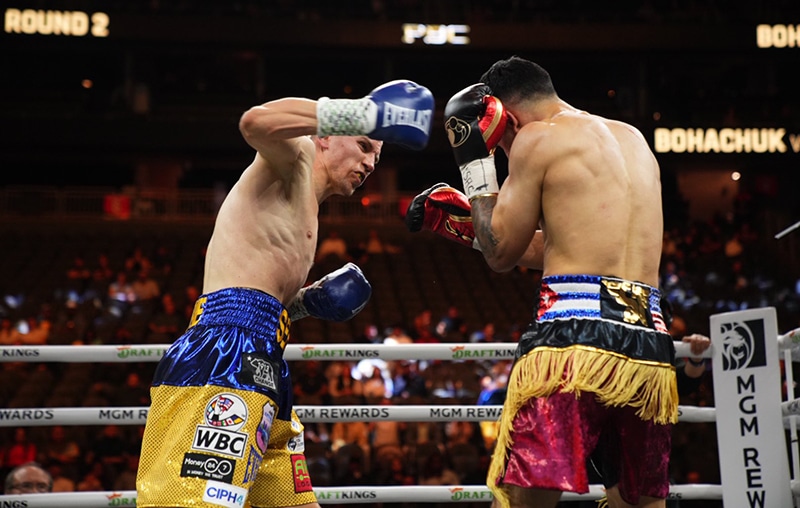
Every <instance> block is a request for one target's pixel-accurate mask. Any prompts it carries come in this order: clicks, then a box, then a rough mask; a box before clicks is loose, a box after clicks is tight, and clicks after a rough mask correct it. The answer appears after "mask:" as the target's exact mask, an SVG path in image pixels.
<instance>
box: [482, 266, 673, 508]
mask: <svg viewBox="0 0 800 508" xmlns="http://www.w3.org/2000/svg"><path fill="white" fill-rule="evenodd" d="M660 299H661V295H660V292H659V290H658V289H657V288H654V287H651V286H648V285H646V284H642V283H638V282H632V281H627V280H624V279H619V278H616V277H601V276H593V275H558V276H548V277H544V278H543V279H542V285H541V290H540V295H539V303H538V309H537V317H536V320H535V321H534V322H533V323H532V324H531V325H530V327H529V328H528V330H527V331H526V332H525V333H524V334H523V335H522V337H521V338H520V341H519V344H518V347H517V354H516V360H515V364H514V367H513V369H512V372H511V376H510V379H509V385H508V393H507V396H506V401H505V404H504V406H503V415H502V417H501V421H500V431H499V434H498V440H497V443H496V447H495V451H494V455H493V457H492V463H491V466H490V469H489V475H488V478H487V485H488V486H489V488H490V489H492V492H493V494H494V495H495V497H496V498H497V499H498V500H499V501H500V503H501V505H502V506H508V503H509V499H508V496H507V493H506V492H505V491H504V490H503V488H502V487H503V485H514V486H517V487H522V488H530V489H548V490H560V491H570V492H577V493H585V492H588V488H589V485H588V478H587V474H586V468H585V465H586V461H587V459H588V458H589V455H590V454H591V453H592V451H593V450H594V448H595V446H596V445H597V443H598V441H602V442H603V443H606V444H608V443H613V444H614V446H615V447H618V450H616V451H615V454H616V455H614V456H613V457H611V456H606V458H607V459H608V461H609V465H613V467H614V468H618V478H619V479H620V481H619V490H620V494H621V495H622V497H623V499H624V500H626V501H627V502H629V503H632V504H635V503H637V502H638V500H639V496H641V495H645V496H651V497H660V498H663V497H666V495H667V494H668V492H669V479H668V475H667V467H668V463H669V452H670V445H671V442H670V440H671V429H672V424H673V423H675V422H677V415H678V392H677V385H676V381H675V368H674V367H673V362H674V359H675V350H674V343H673V340H672V337H671V336H670V335H668V334H667V329H666V326H665V324H664V319H663V316H662V314H661V307H660ZM604 450H608V448H605V447H604ZM604 460H605V459H604ZM611 462H613V464H611Z"/></svg>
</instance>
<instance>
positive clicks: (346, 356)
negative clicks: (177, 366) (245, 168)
mask: <svg viewBox="0 0 800 508" xmlns="http://www.w3.org/2000/svg"><path fill="white" fill-rule="evenodd" d="M790 333H795V334H796V336H800V328H799V329H798V330H794V331H793V332H790ZM787 335H788V334H787ZM795 340H800V339H795ZM784 342H785V343H787V344H789V343H791V340H785V341H784ZM674 344H675V356H677V357H683V356H690V354H691V350H690V346H689V345H688V344H685V343H683V342H678V341H676V342H675V343H674ZM792 345H795V344H793V343H792ZM168 347H169V344H156V345H154V344H132V345H124V346H112V345H80V346H50V345H45V346H0V362H30V363H44V362H61V363H90V362H91V363H103V362H105V363H117V362H119V363H122V362H134V363H138V362H157V361H158V360H160V359H161V357H162V356H163V355H164V351H166V350H167V348H168ZM797 347H798V352H797V354H798V356H800V344H797ZM516 348H517V344H516V343H514V342H497V343H446V344H399V345H396V344H289V345H287V346H286V349H285V350H284V355H283V358H284V359H285V360H286V361H298V360H328V361H349V360H364V359H380V360H388V361H392V360H451V361H458V360H513V359H514V352H515V351H516ZM700 356H701V357H703V358H711V353H710V349H709V350H706V351H704V352H703V354H702V355H700Z"/></svg>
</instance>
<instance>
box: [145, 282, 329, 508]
mask: <svg viewBox="0 0 800 508" xmlns="http://www.w3.org/2000/svg"><path fill="white" fill-rule="evenodd" d="M289 325H290V320H289V314H288V312H287V311H286V309H285V308H284V307H283V305H282V304H281V303H280V302H279V301H278V300H277V299H275V298H274V297H272V296H270V295H268V294H266V293H264V292H262V291H258V290H254V289H247V288H228V289H223V290H220V291H216V292H213V293H209V294H206V295H202V296H201V297H200V298H199V299H198V300H197V303H196V304H195V308H194V313H193V315H192V320H191V323H190V324H189V328H188V329H187V330H186V332H185V333H184V334H183V335H182V336H181V337H180V338H179V339H178V340H176V341H175V343H174V344H172V346H170V348H169V349H168V350H167V351H166V352H165V354H164V357H163V358H162V359H161V361H160V362H159V364H158V367H157V368H156V372H155V376H154V379H153V383H152V387H151V389H150V395H151V405H150V412H149V414H148V416H147V423H146V425H145V431H144V437H143V440H142V451H141V459H140V463H139V471H138V474H137V478H136V490H137V506H140V507H164V506H180V507H199V506H203V507H218V506H223V507H227V508H243V507H245V506H253V507H259V508H268V507H277V506H294V505H300V504H307V503H313V502H316V496H315V495H314V492H313V490H312V486H311V480H310V478H309V475H308V468H307V466H306V459H305V455H304V454H303V451H304V448H305V445H304V441H303V426H302V424H301V423H300V421H299V419H298V418H297V415H296V414H295V412H294V410H293V409H292V383H291V377H290V375H289V369H288V366H287V364H286V362H285V361H284V360H283V349H284V348H285V346H286V343H287V342H288V341H289Z"/></svg>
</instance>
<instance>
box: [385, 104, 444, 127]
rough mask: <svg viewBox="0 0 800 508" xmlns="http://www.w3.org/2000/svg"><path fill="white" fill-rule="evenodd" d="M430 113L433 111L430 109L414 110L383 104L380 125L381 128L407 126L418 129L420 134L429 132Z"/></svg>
mask: <svg viewBox="0 0 800 508" xmlns="http://www.w3.org/2000/svg"><path fill="white" fill-rule="evenodd" d="M432 113H433V111H431V110H430V109H423V110H416V109H412V108H404V107H402V106H397V105H395V104H392V103H390V102H385V103H384V104H383V122H382V123H381V127H389V126H392V125H407V126H409V127H414V128H415V129H419V130H421V131H422V132H429V131H430V129H431V114H432Z"/></svg>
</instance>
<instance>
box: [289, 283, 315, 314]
mask: <svg viewBox="0 0 800 508" xmlns="http://www.w3.org/2000/svg"><path fill="white" fill-rule="evenodd" d="M306 291H308V288H307V287H304V288H302V289H301V290H300V291H298V292H297V296H295V297H294V300H292V303H290V304H289V307H287V308H286V311H287V312H288V313H289V319H291V320H292V321H297V320H298V319H303V318H304V317H308V316H310V315H311V314H309V313H308V309H306V306H305V305H304V304H303V295H305V294H306Z"/></svg>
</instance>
